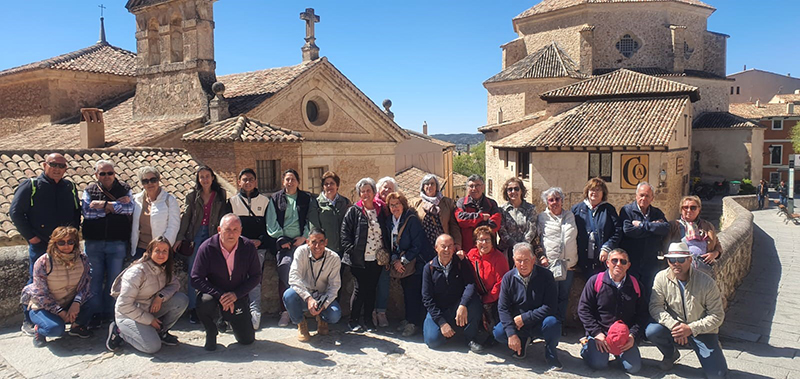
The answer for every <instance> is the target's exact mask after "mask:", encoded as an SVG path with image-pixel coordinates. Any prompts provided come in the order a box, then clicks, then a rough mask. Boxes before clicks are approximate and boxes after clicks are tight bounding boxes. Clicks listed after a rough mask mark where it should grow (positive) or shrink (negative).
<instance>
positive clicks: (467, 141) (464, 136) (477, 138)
mask: <svg viewBox="0 0 800 379" xmlns="http://www.w3.org/2000/svg"><path fill="white" fill-rule="evenodd" d="M431 137H433V138H436V139H440V140H442V141H447V142H450V143H454V144H456V145H470V146H475V145H477V144H479V143H481V142H483V134H481V133H458V134H431Z"/></svg>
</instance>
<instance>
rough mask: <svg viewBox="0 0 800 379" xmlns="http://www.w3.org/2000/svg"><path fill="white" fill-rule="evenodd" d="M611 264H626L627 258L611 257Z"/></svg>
mask: <svg viewBox="0 0 800 379" xmlns="http://www.w3.org/2000/svg"><path fill="white" fill-rule="evenodd" d="M611 264H613V265H622V266H625V265H626V264H628V260H627V259H619V258H612V259H611Z"/></svg>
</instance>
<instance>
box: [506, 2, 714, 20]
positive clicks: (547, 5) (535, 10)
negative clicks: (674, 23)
mask: <svg viewBox="0 0 800 379" xmlns="http://www.w3.org/2000/svg"><path fill="white" fill-rule="evenodd" d="M653 2H677V3H683V4H689V5H695V6H698V7H703V8H707V9H714V7H712V6H710V5H708V4H706V3H704V2H702V1H699V0H543V1H542V2H541V3H539V4H536V5H534V6H533V7H531V8H529V9H527V10H526V11H524V12H522V13H520V14H519V15H518V16H517V17H514V19H515V20H516V19H520V18H525V17H529V16H533V15H538V14H542V13H548V12H554V11H557V10H561V9H566V8H571V7H575V6H579V5H584V4H604V3H653Z"/></svg>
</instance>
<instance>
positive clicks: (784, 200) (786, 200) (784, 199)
mask: <svg viewBox="0 0 800 379" xmlns="http://www.w3.org/2000/svg"><path fill="white" fill-rule="evenodd" d="M780 198H781V205H783V206H784V207H785V206H787V205H788V203H789V197H788V196H783V195H780Z"/></svg>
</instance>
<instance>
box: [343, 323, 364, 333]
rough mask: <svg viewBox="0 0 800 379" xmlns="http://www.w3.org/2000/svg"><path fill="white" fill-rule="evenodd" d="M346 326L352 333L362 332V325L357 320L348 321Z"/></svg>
mask: <svg viewBox="0 0 800 379" xmlns="http://www.w3.org/2000/svg"><path fill="white" fill-rule="evenodd" d="M347 328H348V329H350V331H351V332H353V333H363V332H364V327H362V326H361V324H359V323H358V321H349V322H348V323H347Z"/></svg>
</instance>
